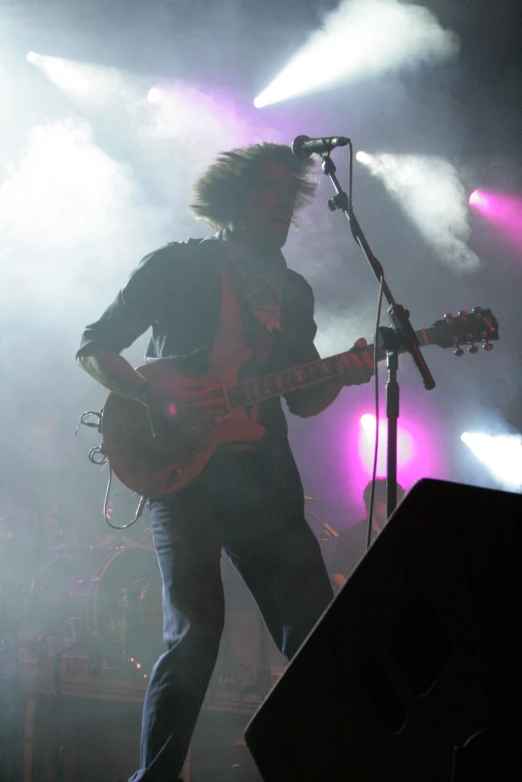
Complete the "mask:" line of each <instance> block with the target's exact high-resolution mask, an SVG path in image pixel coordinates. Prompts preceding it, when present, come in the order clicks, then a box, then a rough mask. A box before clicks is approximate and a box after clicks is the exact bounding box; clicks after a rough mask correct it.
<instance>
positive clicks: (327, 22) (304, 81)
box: [254, 0, 459, 108]
mask: <svg viewBox="0 0 522 782" xmlns="http://www.w3.org/2000/svg"><path fill="white" fill-rule="evenodd" d="M458 48H459V45H458V40H457V38H456V36H455V35H454V34H453V33H451V32H448V31H447V30H444V29H443V28H442V27H441V26H440V24H439V22H438V20H437V18H436V17H435V16H434V14H433V13H432V12H431V11H429V10H428V9H427V8H424V7H421V6H416V5H406V4H403V3H400V2H397V0H344V1H342V2H341V4H340V6H339V7H338V8H337V9H336V10H335V11H332V12H331V13H329V14H327V16H326V17H325V19H324V21H323V25H322V29H320V30H318V31H316V32H315V33H313V34H312V37H311V38H310V40H309V41H308V42H307V43H306V44H305V45H304V46H303V48H302V49H301V51H299V52H298V53H297V54H296V55H295V57H294V58H293V59H292V60H291V61H290V62H289V63H288V65H287V66H286V67H285V68H284V69H283V70H282V71H281V73H280V74H279V76H277V77H276V79H275V80H274V81H273V82H272V84H270V85H269V87H267V89H266V90H264V92H262V93H261V94H260V95H258V96H257V97H256V99H255V100H254V106H256V107H257V108H262V107H263V106H267V105H268V104H270V103H277V102H279V101H282V100H285V99H287V98H291V97H294V96H296V95H303V94H305V93H308V92H313V91H315V90H317V89H320V88H323V87H326V86H329V85H334V84H339V83H340V82H343V81H346V80H349V79H357V78H364V77H367V76H371V75H378V74H380V73H383V72H386V71H390V70H393V69H397V68H401V67H404V66H411V65H412V64H416V63H418V62H426V61H428V62H431V61H438V60H444V59H446V58H448V57H450V56H452V55H454V54H455V53H456V52H457V51H458Z"/></svg>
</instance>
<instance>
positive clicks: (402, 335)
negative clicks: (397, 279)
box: [321, 141, 435, 518]
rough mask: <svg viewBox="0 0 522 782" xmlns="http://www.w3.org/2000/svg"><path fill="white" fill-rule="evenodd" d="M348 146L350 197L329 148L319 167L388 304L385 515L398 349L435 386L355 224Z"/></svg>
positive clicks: (393, 459) (390, 503)
mask: <svg viewBox="0 0 522 782" xmlns="http://www.w3.org/2000/svg"><path fill="white" fill-rule="evenodd" d="M348 144H349V147H350V197H349V198H348V195H347V194H346V193H345V192H344V190H342V188H341V186H340V184H339V180H338V179H337V176H336V174H335V172H336V167H335V164H334V162H333V160H332V159H331V157H330V153H329V152H325V153H323V154H322V155H321V157H322V165H321V167H322V169H323V172H324V174H325V175H326V176H328V177H329V178H330V180H331V182H332V184H333V186H334V189H335V192H336V195H335V196H334V197H333V198H331V199H330V200H329V201H328V207H329V208H330V210H331V211H332V212H335V211H336V209H341V210H342V211H343V212H344V214H345V215H346V217H347V219H348V222H349V223H350V228H351V231H352V236H353V238H354V239H355V241H356V242H357V244H358V245H359V247H360V248H361V250H362V252H363V255H364V257H365V258H366V260H367V261H368V263H369V264H370V266H371V268H372V270H373V273H374V274H375V276H376V278H377V282H379V284H380V283H381V279H382V289H383V295H384V296H385V298H386V300H387V302H388V304H389V307H388V315H389V316H390V320H391V322H392V327H391V328H386V327H381V328H379V344H378V347H380V348H382V349H383V350H385V351H386V366H387V369H388V382H387V383H386V417H387V419H388V442H387V475H386V515H387V517H388V518H389V517H390V516H391V514H392V513H393V511H394V510H395V508H396V506H397V422H398V419H399V397H400V394H399V384H398V382H397V370H398V368H399V351H408V353H409V354H410V356H411V357H412V359H413V363H414V364H415V366H416V368H417V371H418V372H419V375H420V377H421V380H422V383H423V385H424V388H425V389H426V391H431V389H433V388H435V380H434V379H433V377H432V375H431V372H430V370H429V368H428V365H427V364H426V362H425V360H424V357H423V355H422V353H421V349H420V346H419V341H418V339H417V336H416V334H415V331H414V329H413V327H412V325H411V323H410V320H409V317H410V313H409V312H408V310H406V309H405V308H404V307H403V306H402V305H401V304H397V302H396V301H395V299H394V297H393V295H392V292H391V290H390V288H389V287H388V285H387V283H386V281H385V279H384V271H383V268H382V266H381V264H380V262H379V260H378V259H377V258H376V257H375V255H374V254H373V253H372V251H371V249H370V245H369V244H368V242H367V240H366V237H365V235H364V234H363V231H362V228H361V226H360V225H359V221H358V220H357V218H356V216H355V213H354V211H353V205H352V192H351V190H352V156H353V149H352V143H351V141H349V142H348Z"/></svg>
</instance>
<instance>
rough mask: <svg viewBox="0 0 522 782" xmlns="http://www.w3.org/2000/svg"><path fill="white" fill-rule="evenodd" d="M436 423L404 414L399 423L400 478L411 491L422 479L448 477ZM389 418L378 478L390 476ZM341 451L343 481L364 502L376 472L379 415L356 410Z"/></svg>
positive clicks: (381, 433) (384, 421)
mask: <svg viewBox="0 0 522 782" xmlns="http://www.w3.org/2000/svg"><path fill="white" fill-rule="evenodd" d="M432 429H433V425H431V426H430V425H429V424H427V423H426V419H425V418H424V419H422V420H417V419H416V418H415V417H413V416H407V417H406V416H401V418H400V419H399V426H398V443H397V445H398V447H397V462H398V463H397V479H398V481H399V483H400V484H401V486H403V487H404V489H406V490H408V489H409V488H411V486H412V485H413V484H414V483H415V482H416V481H418V480H420V479H421V478H447V477H448V476H447V475H446V472H447V471H446V466H445V463H444V459H443V457H442V453H441V452H440V448H439V447H438V445H437V444H438V442H439V440H438V437H434V436H433V432H432ZM387 432H388V421H387V419H386V418H384V417H383V418H382V419H381V420H380V422H379V456H378V460H377V477H380V478H383V477H385V476H386V466H387V465H386V456H387V454H386V449H387ZM342 442H343V445H342V446H341V451H340V453H339V456H340V460H341V464H342V466H343V472H344V476H343V477H342V479H341V480H342V482H343V483H346V488H347V493H348V494H349V496H350V498H351V499H355V501H360V498H361V497H362V493H363V490H364V487H365V486H366V484H367V483H368V481H369V480H370V478H371V475H372V469H373V454H374V445H375V416H374V415H373V413H370V412H369V411H368V410H366V411H365V410H364V408H363V409H362V410H361V409H360V408H359V411H356V410H354V411H353V415H350V418H349V421H347V427H346V428H345V429H344V431H343V433H342Z"/></svg>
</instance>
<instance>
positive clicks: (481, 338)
mask: <svg viewBox="0 0 522 782" xmlns="http://www.w3.org/2000/svg"><path fill="white" fill-rule="evenodd" d="M426 332H428V334H427V337H428V341H429V343H430V344H433V345H438V346H439V347H441V348H453V352H454V353H455V355H456V356H462V354H463V353H464V350H463V349H462V345H468V351H469V353H477V352H478V347H477V345H476V343H477V342H478V343H482V346H483V348H484V350H486V351H488V352H489V351H490V350H493V345H492V344H491V342H495V341H496V340H498V339H499V338H500V337H499V333H498V320H497V319H496V317H495V316H494V315H493V313H492V312H491V310H489V309H487V310H484V309H482V307H474V308H473V309H472V310H471V312H468V311H467V310H460V312H459V313H458V315H456V316H453V315H451V313H446V315H444V318H442V320H436V321H435V323H434V324H433V326H430V328H429V329H426Z"/></svg>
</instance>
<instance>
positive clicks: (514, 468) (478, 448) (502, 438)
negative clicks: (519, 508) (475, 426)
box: [460, 432, 522, 489]
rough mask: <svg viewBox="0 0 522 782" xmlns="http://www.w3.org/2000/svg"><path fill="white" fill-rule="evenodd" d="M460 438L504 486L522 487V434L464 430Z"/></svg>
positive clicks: (510, 487)
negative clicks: (496, 433) (494, 433)
mask: <svg viewBox="0 0 522 782" xmlns="http://www.w3.org/2000/svg"><path fill="white" fill-rule="evenodd" d="M460 439H461V440H462V442H463V443H465V444H466V445H467V446H468V448H469V449H470V450H471V451H472V453H473V454H474V455H475V456H476V457H477V459H478V460H479V461H480V462H482V464H483V465H484V466H485V467H487V468H488V470H489V471H490V473H491V474H492V475H493V477H494V478H496V479H497V480H498V481H499V483H501V484H502V485H503V486H504V487H506V488H509V489H517V488H520V487H522V436H521V435H515V434H499V435H489V434H481V433H472V432H464V433H463V434H462V435H461V436H460Z"/></svg>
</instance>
